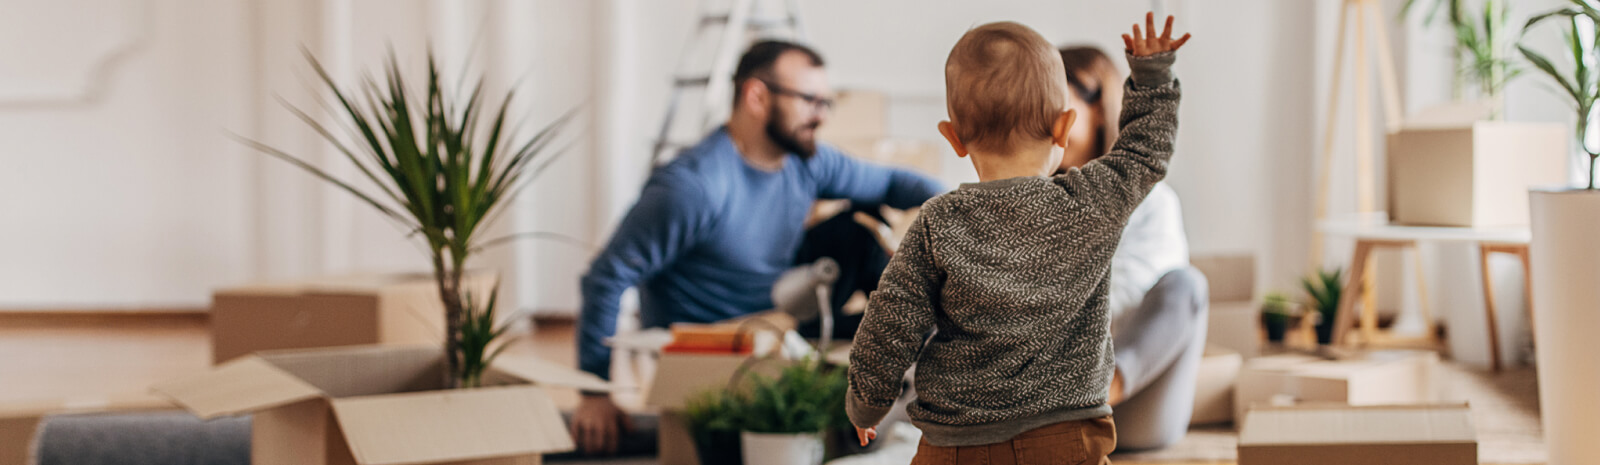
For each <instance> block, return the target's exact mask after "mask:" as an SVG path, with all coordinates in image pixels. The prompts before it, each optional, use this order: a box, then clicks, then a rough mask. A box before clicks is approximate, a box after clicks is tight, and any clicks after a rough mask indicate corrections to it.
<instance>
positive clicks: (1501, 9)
mask: <svg viewBox="0 0 1600 465" xmlns="http://www.w3.org/2000/svg"><path fill="white" fill-rule="evenodd" d="M1417 4H1418V1H1417V0H1406V2H1405V3H1404V4H1403V5H1402V6H1401V7H1400V14H1401V15H1402V16H1406V15H1410V14H1412V13H1413V12H1414V11H1416V10H1415V9H1416V7H1417ZM1441 14H1442V15H1444V16H1445V19H1446V20H1448V21H1449V26H1450V30H1451V32H1452V33H1453V36H1454V39H1455V46H1454V52H1455V59H1456V62H1457V66H1456V68H1457V72H1456V73H1455V79H1454V80H1453V82H1452V83H1453V86H1452V87H1451V89H1452V93H1453V94H1454V95H1455V98H1456V100H1467V99H1468V98H1467V95H1466V93H1467V89H1469V88H1470V87H1472V86H1473V85H1476V87H1477V94H1478V95H1477V97H1478V98H1480V99H1482V100H1487V101H1489V102H1491V110H1490V119H1496V120H1498V119H1500V118H1501V117H1502V116H1504V112H1505V111H1504V110H1505V102H1504V100H1503V99H1502V94H1503V92H1504V91H1505V88H1506V84H1507V83H1509V82H1511V80H1512V79H1515V78H1516V77H1517V76H1518V75H1520V74H1522V68H1520V67H1518V66H1517V64H1516V62H1515V61H1514V60H1513V59H1512V57H1513V56H1514V55H1515V54H1514V53H1513V52H1514V50H1513V49H1512V45H1513V43H1514V42H1515V40H1516V32H1515V31H1513V30H1511V28H1510V27H1509V26H1510V21H1511V0H1484V2H1483V9H1482V10H1481V11H1477V12H1474V11H1472V9H1471V8H1470V6H1469V5H1466V4H1465V0H1433V3H1432V4H1431V5H1429V6H1428V7H1427V13H1426V14H1425V16H1424V18H1423V24H1424V25H1426V26H1432V25H1433V24H1434V22H1435V21H1436V20H1438V18H1439V16H1440V15H1441Z"/></svg>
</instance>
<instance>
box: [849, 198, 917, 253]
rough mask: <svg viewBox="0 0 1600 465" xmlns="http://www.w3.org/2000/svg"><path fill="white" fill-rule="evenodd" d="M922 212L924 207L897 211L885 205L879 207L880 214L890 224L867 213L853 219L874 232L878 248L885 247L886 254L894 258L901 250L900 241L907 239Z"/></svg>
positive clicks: (859, 214) (861, 213)
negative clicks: (896, 251)
mask: <svg viewBox="0 0 1600 465" xmlns="http://www.w3.org/2000/svg"><path fill="white" fill-rule="evenodd" d="M921 211H922V207H911V208H908V209H905V210H896V209H894V208H891V207H889V206H888V205H884V206H881V207H879V209H878V212H879V213H881V214H882V215H883V219H884V221H886V222H887V223H888V224H884V223H882V222H879V221H878V219H877V218H873V217H872V215H868V214H867V213H866V212H856V213H855V216H853V217H852V218H853V219H855V221H856V224H860V225H861V226H862V227H865V228H867V230H868V231H872V236H873V237H874V238H876V239H877V240H878V246H880V247H883V251H884V253H887V254H888V255H889V256H890V257H893V256H894V251H895V250H898V249H900V240H901V239H905V237H906V231H909V230H911V223H915V222H916V221H917V215H918V214H919V213H920V212H921Z"/></svg>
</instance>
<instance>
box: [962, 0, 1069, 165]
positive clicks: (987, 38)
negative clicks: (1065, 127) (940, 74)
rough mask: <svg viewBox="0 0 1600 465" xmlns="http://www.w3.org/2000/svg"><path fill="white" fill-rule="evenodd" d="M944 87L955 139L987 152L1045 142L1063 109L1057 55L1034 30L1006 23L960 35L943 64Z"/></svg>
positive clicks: (1063, 77) (1061, 70)
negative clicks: (1029, 142)
mask: <svg viewBox="0 0 1600 465" xmlns="http://www.w3.org/2000/svg"><path fill="white" fill-rule="evenodd" d="M944 86H945V100H946V102H947V105H948V110H949V112H950V121H951V122H952V123H954V124H955V127H956V137H958V138H960V139H961V142H962V143H963V144H965V145H967V146H968V147H971V148H976V149H978V150H983V151H987V152H994V153H1009V152H1010V151H1011V150H1012V149H1013V147H1014V146H1015V145H1016V144H1017V142H1019V141H1025V140H1029V139H1033V140H1039V139H1049V138H1050V137H1051V135H1052V129H1053V126H1054V125H1055V122H1056V119H1057V118H1058V117H1059V116H1060V115H1061V112H1062V111H1064V110H1065V109H1066V108H1067V90H1066V68H1065V67H1063V66H1062V64H1061V55H1060V53H1059V52H1057V51H1056V48H1055V47H1054V46H1052V45H1050V43H1049V42H1047V41H1045V39H1044V37H1043V36H1040V35H1039V33H1037V32H1034V30H1033V29H1029V28H1028V27H1027V26H1023V25H1021V24H1017V23H1014V22H1009V21H1008V22H998V23H989V24H985V25H982V26H978V27H976V28H973V29H972V30H970V31H967V33H966V35H963V36H961V40H960V41H958V42H956V46H955V47H954V48H952V49H951V50H950V57H949V59H947V60H946V61H945V65H944Z"/></svg>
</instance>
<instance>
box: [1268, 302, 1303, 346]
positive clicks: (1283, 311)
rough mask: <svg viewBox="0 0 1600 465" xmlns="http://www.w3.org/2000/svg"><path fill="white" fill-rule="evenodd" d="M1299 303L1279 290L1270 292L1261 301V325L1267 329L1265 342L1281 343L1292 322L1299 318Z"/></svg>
mask: <svg viewBox="0 0 1600 465" xmlns="http://www.w3.org/2000/svg"><path fill="white" fill-rule="evenodd" d="M1300 312H1301V310H1300V304H1299V303H1296V302H1295V301H1294V299H1290V298H1289V297H1288V296H1286V295H1283V293H1281V292H1270V293H1267V296H1266V297H1265V298H1263V299H1262V302H1261V326H1262V327H1264V328H1266V330H1267V342H1270V343H1273V344H1283V336H1284V334H1285V333H1286V332H1288V329H1289V327H1290V326H1293V324H1294V322H1297V321H1299V320H1300Z"/></svg>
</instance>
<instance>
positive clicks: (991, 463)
mask: <svg viewBox="0 0 1600 465" xmlns="http://www.w3.org/2000/svg"><path fill="white" fill-rule="evenodd" d="M1116 448H1117V428H1116V425H1114V424H1113V423H1112V422H1111V417H1109V416H1107V417H1100V418H1091V419H1088V420H1077V421H1067V422H1061V423H1056V424H1053V425H1047V426H1042V427H1039V428H1036V429H1033V430H1030V431H1028V432H1025V433H1022V434H1019V435H1017V437H1014V438H1011V440H1009V441H1006V442H1000V443H995V444H985V445H981V446H959V447H939V446H935V445H931V444H928V441H927V440H923V441H922V443H920V444H918V445H917V456H916V458H914V459H912V460H911V465H1056V464H1060V465H1078V464H1087V465H1110V463H1111V460H1110V459H1107V458H1106V456H1107V455H1110V454H1111V451H1112V449H1116Z"/></svg>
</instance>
